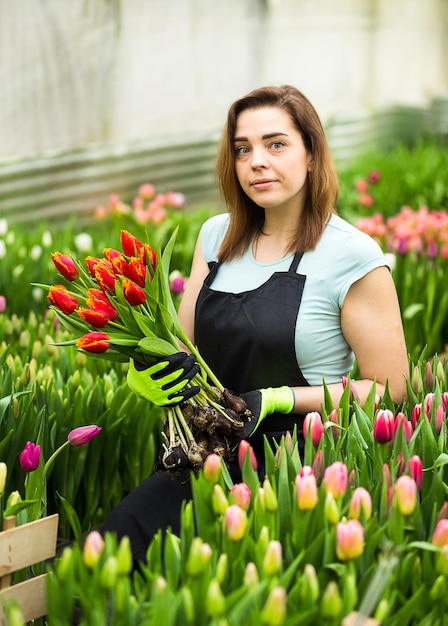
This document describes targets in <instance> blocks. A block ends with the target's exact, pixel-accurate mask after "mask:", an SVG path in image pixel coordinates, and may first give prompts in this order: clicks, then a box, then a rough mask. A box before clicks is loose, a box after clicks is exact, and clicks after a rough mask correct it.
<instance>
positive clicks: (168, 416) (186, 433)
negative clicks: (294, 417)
mask: <svg viewBox="0 0 448 626" xmlns="http://www.w3.org/2000/svg"><path fill="white" fill-rule="evenodd" d="M175 238H176V232H174V233H173V235H172V237H171V239H170V240H169V242H168V244H167V245H166V247H165V248H164V250H163V251H161V250H158V251H157V253H156V252H155V251H154V249H153V248H152V247H151V246H150V245H149V244H148V243H142V242H141V241H139V240H138V239H137V238H136V237H135V236H134V235H132V234H131V233H129V232H128V231H125V230H122V231H121V246H122V249H123V252H120V251H118V250H114V249H112V248H106V249H104V251H103V257H101V258H97V257H92V256H88V257H87V258H86V259H85V260H84V262H83V263H82V262H79V261H77V260H74V259H73V258H71V257H69V256H66V255H63V254H61V253H59V252H54V253H52V255H51V256H52V259H53V262H54V264H55V266H56V268H57V270H58V271H59V273H60V274H61V276H62V277H63V278H64V279H65V280H66V281H68V283H69V284H68V285H67V286H66V285H62V284H58V285H53V286H48V285H39V286H40V287H42V288H44V289H47V290H48V302H49V304H50V307H51V308H52V309H53V310H55V312H56V314H57V317H58V318H59V320H60V321H61V323H62V324H63V325H64V326H65V327H66V328H67V329H69V330H70V331H71V332H72V333H73V335H74V338H73V339H71V340H69V341H66V342H63V343H59V344H58V345H68V346H71V345H76V347H77V348H78V349H79V350H81V351H83V352H85V353H87V354H89V355H91V356H94V357H96V358H104V359H107V360H109V361H119V362H128V361H129V359H130V358H133V359H135V360H136V361H140V362H143V363H146V364H148V365H150V364H152V363H154V362H155V360H157V359H159V358H160V357H164V356H167V355H170V354H173V353H175V352H178V351H179V350H180V349H181V348H180V346H182V345H183V346H185V347H186V349H187V350H188V351H190V352H192V353H193V354H194V355H195V358H196V361H197V362H198V364H199V366H200V372H199V374H197V375H196V376H195V377H194V378H193V379H192V381H191V382H190V385H198V386H199V388H200V392H199V393H198V394H197V395H196V396H194V397H193V398H191V399H189V400H186V401H185V402H184V403H183V404H181V405H180V406H175V407H170V408H164V409H162V421H163V433H162V435H163V446H162V450H161V454H160V465H161V467H163V468H165V469H167V470H173V471H178V470H183V469H185V468H187V469H193V470H196V469H198V468H200V467H202V465H203V462H204V460H205V458H206V457H207V456H208V455H209V454H211V453H213V452H215V453H219V454H220V455H222V456H223V457H224V458H225V459H229V458H230V457H231V456H232V451H233V449H234V448H235V446H236V444H237V442H238V441H239V440H240V439H241V436H242V432H243V426H244V422H246V421H248V420H250V419H252V417H253V416H252V414H251V413H250V411H249V410H248V409H247V407H246V404H245V402H244V401H243V400H242V399H241V398H240V397H238V396H235V395H233V394H232V393H231V392H230V391H229V390H227V389H225V388H224V387H223V385H222V384H221V383H220V381H219V380H218V379H217V378H216V376H215V375H214V373H213V372H212V371H211V370H210V368H209V367H208V366H207V364H206V363H205V361H204V359H203V358H202V357H201V355H200V354H199V351H198V349H197V348H196V346H194V345H193V344H192V343H191V341H190V340H189V338H188V337H187V335H186V334H185V332H184V330H183V328H182V326H181V324H180V322H179V318H178V315H177V309H176V307H175V305H174V302H173V299H172V296H171V291H170V285H169V266H170V260H171V254H172V250H173V247H174V243H175Z"/></svg>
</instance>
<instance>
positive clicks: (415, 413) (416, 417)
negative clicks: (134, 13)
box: [411, 403, 422, 428]
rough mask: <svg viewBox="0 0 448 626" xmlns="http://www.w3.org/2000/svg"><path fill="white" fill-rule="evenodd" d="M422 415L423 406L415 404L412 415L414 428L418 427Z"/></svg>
mask: <svg viewBox="0 0 448 626" xmlns="http://www.w3.org/2000/svg"><path fill="white" fill-rule="evenodd" d="M421 414H422V405H421V404H420V403H419V404H415V405H414V408H413V409H412V413H411V423H412V426H413V427H414V428H415V427H416V426H417V422H418V420H419V419H420V415H421Z"/></svg>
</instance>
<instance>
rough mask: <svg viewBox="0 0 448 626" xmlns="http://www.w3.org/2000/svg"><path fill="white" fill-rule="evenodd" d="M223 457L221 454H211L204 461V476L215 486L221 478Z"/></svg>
mask: <svg viewBox="0 0 448 626" xmlns="http://www.w3.org/2000/svg"><path fill="white" fill-rule="evenodd" d="M221 473H222V457H221V456H220V455H219V454H215V453H213V454H209V455H208V457H207V458H206V459H205V461H204V468H203V474H204V478H205V480H206V481H207V482H209V483H211V484H212V485H214V484H215V483H217V482H218V481H219V479H220V478H221Z"/></svg>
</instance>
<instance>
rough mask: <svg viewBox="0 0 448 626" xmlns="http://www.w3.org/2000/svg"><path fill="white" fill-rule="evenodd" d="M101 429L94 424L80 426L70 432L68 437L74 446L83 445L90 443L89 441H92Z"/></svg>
mask: <svg viewBox="0 0 448 626" xmlns="http://www.w3.org/2000/svg"><path fill="white" fill-rule="evenodd" d="M100 431H101V427H100V426H95V425H94V424H92V425H90V426H79V427H78V428H74V429H73V430H71V431H70V432H69V434H68V437H67V439H68V440H69V442H70V444H71V445H72V446H75V447H77V446H83V445H85V444H86V443H89V441H92V439H94V438H95V437H96V436H97V435H98V433H99V432H100Z"/></svg>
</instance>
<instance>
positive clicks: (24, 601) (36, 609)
mask: <svg viewBox="0 0 448 626" xmlns="http://www.w3.org/2000/svg"><path fill="white" fill-rule="evenodd" d="M58 522H59V515H57V514H55V515H50V516H48V517H44V518H42V519H40V520H36V521H35V522H29V523H28V524H23V525H22V526H15V518H14V517H10V518H5V520H4V524H3V528H4V530H3V531H2V532H0V626H7V622H6V616H5V611H4V606H5V602H8V603H9V602H11V601H13V600H16V601H17V603H18V605H19V607H20V609H21V611H22V614H23V618H24V621H25V622H28V621H30V620H33V619H36V618H37V617H42V615H46V613H47V590H46V577H47V575H48V574H46V573H45V574H40V575H38V576H35V577H31V578H29V579H27V580H25V581H23V582H20V583H17V584H15V585H13V584H11V581H12V574H13V573H14V572H17V571H19V570H21V569H24V568H27V567H30V566H31V565H34V564H36V563H41V562H42V561H45V560H46V559H49V558H51V557H54V556H55V553H56V541H57V531H58Z"/></svg>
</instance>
